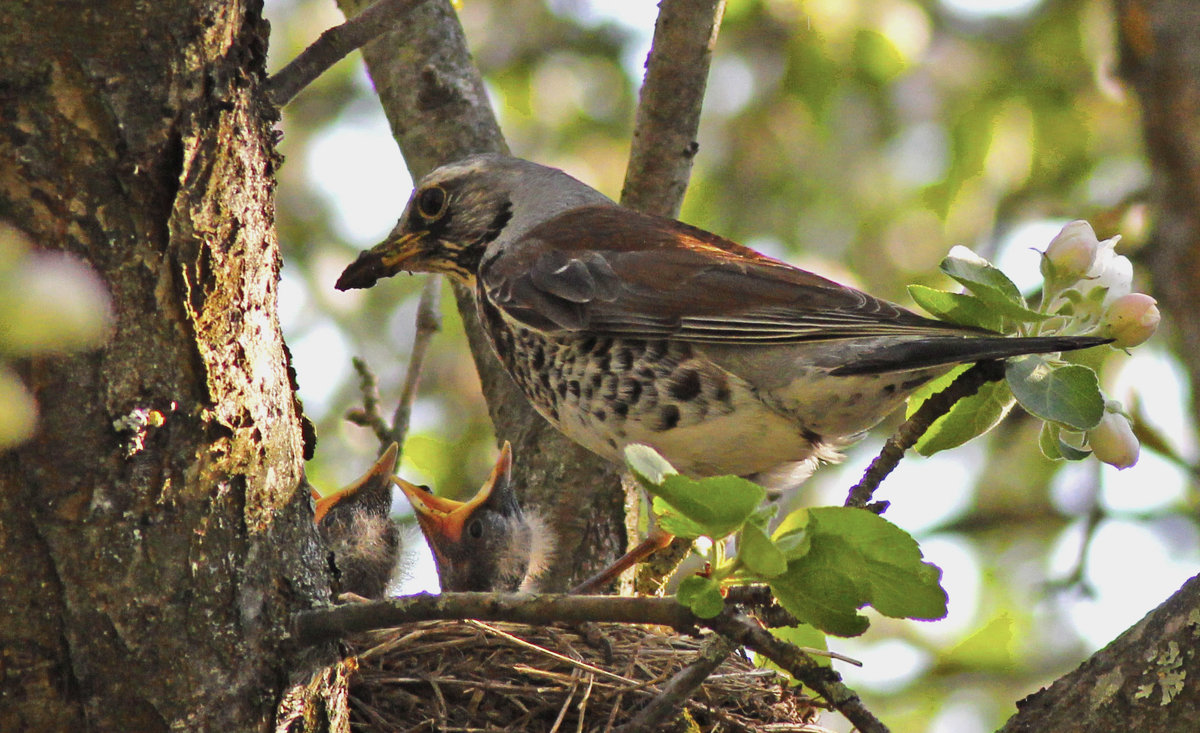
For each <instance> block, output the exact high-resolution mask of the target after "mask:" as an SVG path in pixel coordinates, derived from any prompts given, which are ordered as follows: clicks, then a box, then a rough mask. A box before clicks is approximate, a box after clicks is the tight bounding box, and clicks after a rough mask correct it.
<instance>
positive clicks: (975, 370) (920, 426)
mask: <svg viewBox="0 0 1200 733" xmlns="http://www.w3.org/2000/svg"><path fill="white" fill-rule="evenodd" d="M1003 378H1004V362H1002V361H994V360H993V361H981V362H979V363H978V364H975V365H973V366H972V367H971V368H970V369H968V370H967V371H965V372H963V373H962V374H960V375H958V377H957V378H956V379H955V380H954V381H953V382H951V383H950V386H948V387H946V388H945V389H943V390H942V391H941V392H938V393H937V394H935V395H933V396H932V397H930V398H929V399H927V400H925V402H924V403H922V404H921V407H920V408H919V409H918V410H917V411H916V412H915V413H914V414H913V416H912V417H910V418H908V419H907V420H905V421H904V422H903V423H901V425H900V427H899V428H897V429H896V433H895V434H894V435H892V437H890V438H888V441H887V443H885V444H884V446H883V449H882V450H880V451H879V455H878V456H876V457H875V460H873V461H871V465H870V466H868V467H867V470H866V473H864V474H863V477H862V480H861V481H859V482H858V483H857V484H855V485H854V487H853V488H851V489H850V494H849V495H848V496H847V497H846V504H845V505H846V506H853V507H867V504H868V502H870V501H871V496H872V495H873V494H874V493H875V489H877V488H879V484H880V482H881V481H883V479H885V478H887V475H888V474H889V473H891V472H892V470H893V469H895V468H896V466H897V465H898V464H899V463H900V459H901V458H903V457H904V452H905V451H907V450H908V449H909V448H911V447H913V446H914V445H916V443H917V441H918V440H920V438H921V436H922V435H924V434H925V431H926V430H928V429H929V427H930V426H931V425H933V423H934V421H936V420H937V419H938V418H939V417H941V416H942V415H945V414H946V413H948V412H949V411H950V408H951V407H953V406H954V403H955V402H958V401H959V400H961V399H963V398H964V397H970V396H971V395H973V394H975V393H976V392H978V391H979V388H980V387H982V386H983V385H985V384H987V383H988V382H995V381H998V380H1000V379H1003ZM878 507H879V508H878V513H880V514H882V513H883V510H884V509H886V508H887V502H880V503H879V505H878ZM867 508H872V507H867Z"/></svg>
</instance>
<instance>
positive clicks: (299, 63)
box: [267, 0, 425, 107]
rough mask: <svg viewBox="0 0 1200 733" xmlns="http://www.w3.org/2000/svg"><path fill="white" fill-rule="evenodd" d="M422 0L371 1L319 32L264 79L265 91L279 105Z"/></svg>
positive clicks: (386, 28)
mask: <svg viewBox="0 0 1200 733" xmlns="http://www.w3.org/2000/svg"><path fill="white" fill-rule="evenodd" d="M424 1H425V0H379V1H378V2H376V3H375V4H374V5H372V6H370V7H369V8H367V9H366V10H364V11H362V12H361V13H359V14H358V15H356V16H354V17H353V18H350V19H349V20H347V21H346V22H345V23H342V24H341V25H337V26H334V27H333V28H330V29H329V30H327V31H325V32H324V33H322V34H321V37H320V38H318V39H317V40H316V41H314V42H313V44H312V45H311V46H309V47H308V48H306V49H304V50H303V51H301V52H300V55H299V56H297V57H296V58H294V59H292V60H291V61H290V62H289V63H288V65H287V66H285V67H283V68H282V69H280V70H279V71H278V72H276V73H275V74H274V75H273V76H272V77H271V78H270V79H268V80H267V94H268V96H269V97H270V99H271V102H272V103H273V104H274V105H275V106H276V107H282V106H284V105H285V104H287V103H288V102H290V101H292V98H293V97H295V96H296V95H297V94H299V93H300V90H302V89H304V87H306V86H308V85H309V84H311V83H312V82H313V80H314V79H316V78H317V77H318V76H320V75H321V74H323V73H325V72H326V71H327V70H328V69H329V67H331V66H333V65H334V64H336V63H337V62H338V61H341V60H342V59H343V58H345V57H346V55H347V54H349V53H350V52H351V51H353V50H355V49H358V48H361V47H363V46H365V45H367V44H368V43H370V42H371V41H373V40H374V39H376V38H378V37H379V36H380V35H382V34H384V33H386V32H388V31H389V30H391V29H392V28H394V27H395V26H396V24H397V23H398V22H399V21H400V19H401V18H402V17H403V16H404V14H405V13H406V12H408V11H409V10H411V9H413V8H414V7H416V6H417V5H420V4H421V3H422V2H424Z"/></svg>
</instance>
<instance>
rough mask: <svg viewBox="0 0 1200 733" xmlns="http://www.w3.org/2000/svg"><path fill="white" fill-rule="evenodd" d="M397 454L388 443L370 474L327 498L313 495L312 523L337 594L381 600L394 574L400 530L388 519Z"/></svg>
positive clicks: (394, 447)
mask: <svg viewBox="0 0 1200 733" xmlns="http://www.w3.org/2000/svg"><path fill="white" fill-rule="evenodd" d="M396 452H397V447H396V444H395V443H392V445H391V447H390V448H388V450H387V451H385V452H384V454H383V455H382V456H380V457H379V460H378V461H376V462H375V465H373V466H371V468H370V470H368V471H367V472H366V473H365V474H363V475H362V476H360V477H359V478H358V479H356V480H355V481H354V482H353V483H351V484H350V485H349V486H347V487H345V488H344V489H340V490H338V491H336V492H334V493H332V494H330V495H329V496H326V497H321V495H320V494H318V493H317V491H316V490H315V489H314V490H313V491H312V495H313V498H314V499H316V500H317V506H316V509H315V510H314V512H313V521H315V522H316V523H317V529H318V531H320V533H321V537H322V538H324V540H325V544H326V545H327V546H328V547H329V551H330V552H331V553H332V554H333V565H334V567H335V568H336V569H337V574H338V583H337V586H338V592H339V593H355V594H357V595H360V596H362V597H364V598H381V597H382V596H383V595H384V593H385V592H386V591H387V587H388V584H389V583H390V582H391V579H392V576H393V574H394V573H395V571H396V562H397V560H398V559H399V557H400V531H399V529H398V528H397V527H396V524H395V523H394V522H393V521H392V520H391V517H390V516H389V514H390V511H391V506H392V470H393V468H394V467H395V465H396Z"/></svg>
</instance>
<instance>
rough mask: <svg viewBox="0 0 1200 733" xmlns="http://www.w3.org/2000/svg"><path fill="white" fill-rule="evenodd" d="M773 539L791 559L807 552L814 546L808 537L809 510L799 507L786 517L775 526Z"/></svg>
mask: <svg viewBox="0 0 1200 733" xmlns="http://www.w3.org/2000/svg"><path fill="white" fill-rule="evenodd" d="M771 539H772V540H773V541H774V542H775V546H776V547H778V548H779V551H780V552H782V553H783V556H784V558H786V559H787V560H789V561H791V560H795V559H797V558H800V557H803V556H804V555H805V554H807V553H808V551H809V550H810V549H811V548H812V542H811V541H810V540H809V537H808V510H807V509H797V510H796V511H794V512H792V513H790V514H788V515H787V516H786V517H784V518H783V521H782V522H780V523H779V526H778V527H776V528H775V532H774V533H773V534H772V535H771Z"/></svg>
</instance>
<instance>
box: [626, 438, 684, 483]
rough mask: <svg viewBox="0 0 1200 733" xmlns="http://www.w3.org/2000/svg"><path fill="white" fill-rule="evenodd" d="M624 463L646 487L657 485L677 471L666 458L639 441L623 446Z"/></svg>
mask: <svg viewBox="0 0 1200 733" xmlns="http://www.w3.org/2000/svg"><path fill="white" fill-rule="evenodd" d="M625 465H626V466H628V467H629V470H630V472H632V473H633V476H634V478H636V479H637V480H638V481H640V482H641V483H642V485H643V486H646V487H647V488H649V487H650V486H657V485H659V484H661V483H662V482H663V481H664V480H666V477H667V476H673V475H675V474H678V473H679V472H678V471H676V470H675V467H674V466H672V465H671V464H670V463H668V462H667V459H666V458H663V457H662V456H661V455H659V454H658V451H656V450H654V449H653V448H651V447H650V446H648V445H643V444H641V443H631V444H629V445H627V446H625Z"/></svg>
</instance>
